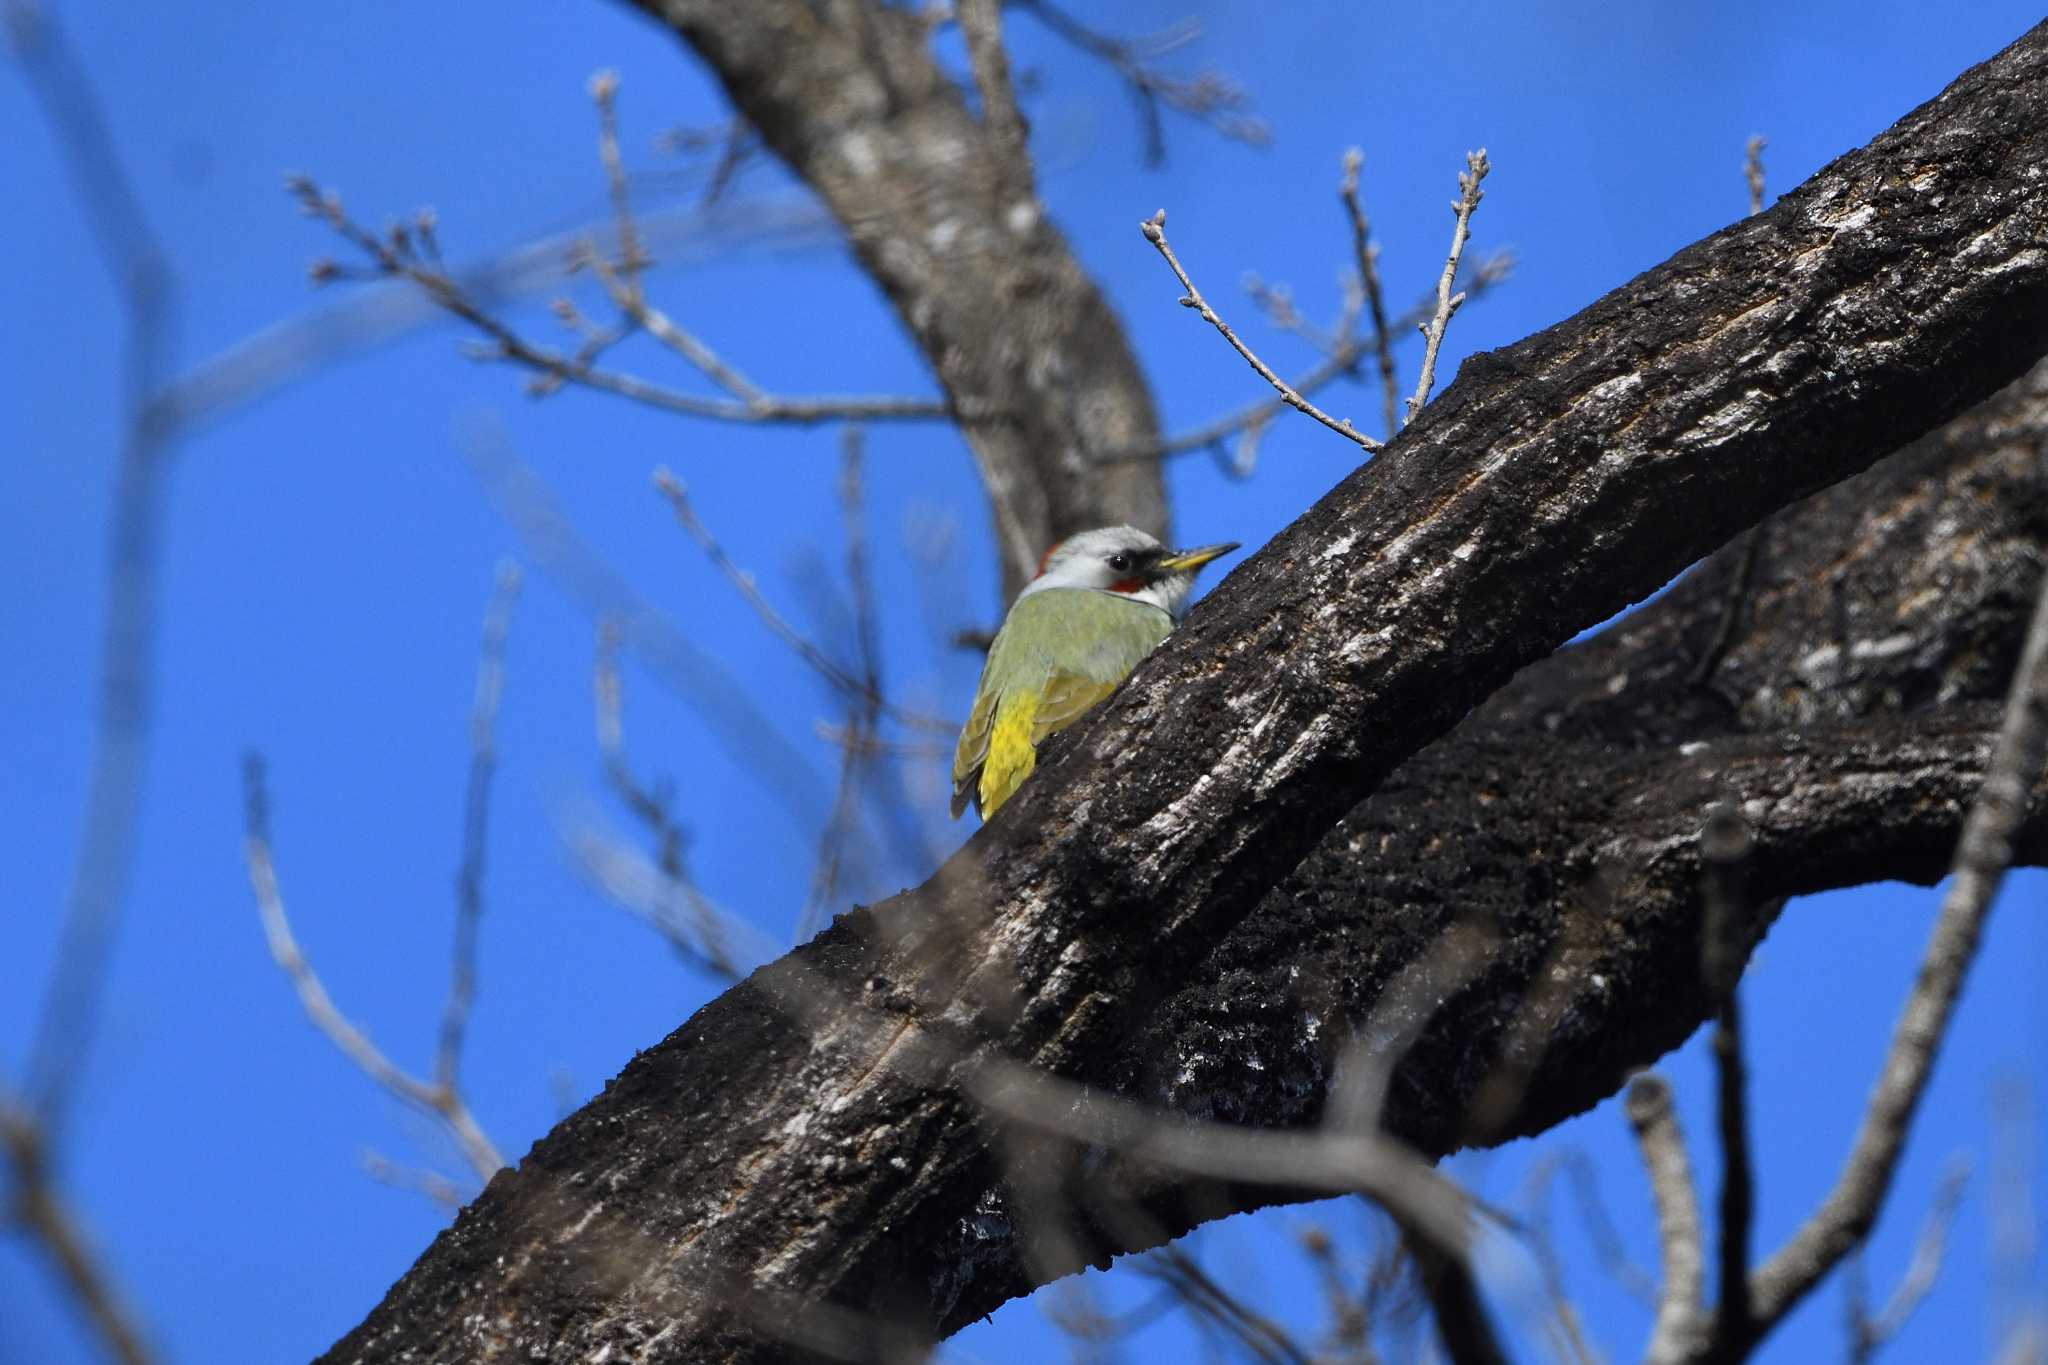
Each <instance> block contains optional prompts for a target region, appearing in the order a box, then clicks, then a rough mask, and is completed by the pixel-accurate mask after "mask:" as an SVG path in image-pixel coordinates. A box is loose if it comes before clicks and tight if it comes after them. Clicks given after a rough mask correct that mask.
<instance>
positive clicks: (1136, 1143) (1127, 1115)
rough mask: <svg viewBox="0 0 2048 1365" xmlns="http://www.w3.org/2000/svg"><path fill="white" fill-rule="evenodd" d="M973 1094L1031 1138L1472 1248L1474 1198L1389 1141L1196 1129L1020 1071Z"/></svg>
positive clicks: (980, 1077)
mask: <svg viewBox="0 0 2048 1365" xmlns="http://www.w3.org/2000/svg"><path fill="white" fill-rule="evenodd" d="M967 1086H968V1088H969V1090H970V1092H971V1093H972V1094H973V1095H974V1096H975V1098H976V1100H977V1101H978V1102H979V1103H980V1104H981V1106H982V1107H983V1108H984V1109H987V1110H989V1111H990V1112H991V1113H994V1114H996V1115H999V1116H1001V1117H1003V1118H1005V1119H1008V1120H1010V1121H1012V1122H1015V1123H1018V1124H1021V1125H1023V1126H1025V1127H1028V1128H1034V1129H1037V1130H1039V1131H1041V1132H1048V1133H1057V1134H1060V1135H1062V1136H1065V1137H1067V1138H1069V1139H1072V1140H1074V1141H1077V1142H1091V1143H1097V1144H1100V1145H1102V1146H1105V1147H1109V1148H1113V1149H1115V1150H1118V1151H1122V1152H1126V1153H1128V1154H1129V1155H1131V1156H1132V1157H1135V1158H1137V1159H1139V1160H1142V1161H1145V1162H1149V1163H1153V1164H1157V1165H1161V1166H1166V1167H1169V1168H1171V1169H1174V1170H1179V1171H1183V1172H1185V1173H1187V1174H1189V1175H1197V1176H1206V1177H1209V1178H1212V1179H1217V1180H1228V1181H1233V1182H1236V1183H1240V1184H1253V1185H1278V1186H1286V1187H1292V1188H1299V1189H1314V1190H1323V1191H1327V1192H1328V1193H1331V1194H1354V1193H1356V1194H1364V1195H1366V1196H1368V1197H1369V1198H1371V1199H1372V1200H1373V1201H1374V1202H1375V1203H1378V1204H1379V1205H1381V1206H1382V1207H1384V1208H1386V1209H1387V1210H1388V1212H1390V1213H1393V1214H1394V1215H1395V1217H1396V1218H1397V1219H1399V1220H1400V1221H1401V1222H1402V1223H1403V1224H1404V1226H1409V1227H1412V1228H1413V1229H1415V1230H1417V1231H1418V1232H1419V1233H1420V1234H1421V1235H1423V1236H1426V1237H1428V1238H1430V1239H1431V1240H1432V1241H1434V1242H1436V1243H1438V1244H1440V1245H1442V1246H1445V1247H1447V1248H1450V1249H1453V1250H1455V1251H1456V1252H1457V1253H1458V1254H1459V1255H1461V1256H1462V1255H1464V1254H1465V1253H1466V1252H1467V1250H1468V1249H1469V1247H1470V1245H1471V1242H1472V1227H1471V1210H1472V1209H1473V1207H1474V1205H1473V1203H1472V1200H1471V1198H1470V1197H1469V1196H1468V1195H1467V1194H1466V1193H1465V1192H1464V1191H1463V1190H1461V1189H1459V1188H1458V1186H1457V1184H1456V1183H1455V1182H1453V1181H1451V1180H1450V1179H1449V1178H1447V1177H1446V1176H1444V1175H1442V1174H1441V1173H1440V1172H1438V1171H1437V1170H1436V1169H1435V1168H1434V1167H1432V1166H1431V1165H1430V1164H1429V1163H1427V1162H1425V1161H1423V1160H1421V1159H1420V1158H1419V1157H1417V1156H1415V1154H1414V1153H1412V1152H1410V1151H1409V1150H1408V1149H1407V1148H1406V1147H1405V1146H1403V1145H1402V1144H1400V1143H1399V1142H1396V1141H1394V1140H1392V1139H1390V1138H1387V1137H1384V1136H1380V1135H1377V1134H1370V1133H1368V1134H1337V1133H1299V1132H1287V1131H1280V1130H1265V1129H1251V1128H1240V1127H1236V1126H1234V1125H1231V1124H1224V1123H1208V1122H1201V1121H1196V1120H1190V1119H1186V1118H1183V1117H1182V1116H1181V1115H1178V1114H1173V1113H1158V1112H1155V1111H1152V1110H1148V1109H1146V1108H1145V1107H1144V1106H1142V1105H1138V1104H1133V1103H1132V1102H1130V1101H1128V1100H1123V1099H1118V1098H1115V1097H1113V1096H1108V1095H1104V1094H1102V1093H1101V1092H1099V1091H1093V1090H1090V1089H1088V1088H1087V1087H1084V1086H1080V1085H1076V1084H1074V1083H1073V1082H1071V1081H1065V1080H1061V1079H1059V1078H1058V1077H1055V1076H1051V1075H1048V1074H1046V1073H1044V1072H1039V1071H1033V1070H1032V1069H1030V1068H1029V1067H1025V1066H1020V1065H1018V1064H1016V1063H1013V1062H1003V1061H993V1062H989V1063H986V1064H984V1065H983V1066H982V1067H981V1068H980V1069H979V1070H978V1071H977V1072H976V1073H975V1074H974V1075H972V1076H970V1077H968V1078H967Z"/></svg>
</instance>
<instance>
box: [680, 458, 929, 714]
mask: <svg viewBox="0 0 2048 1365" xmlns="http://www.w3.org/2000/svg"><path fill="white" fill-rule="evenodd" d="M654 486H655V488H656V489H657V490H659V491H660V493H661V495H662V497H664V498H666V499H667V500H668V505H669V509H670V510H671V511H672V512H674V513H675V518H676V524H677V525H678V526H681V527H682V528H683V531H684V533H685V534H687V535H688V536H689V537H690V539H691V540H693V541H695V542H696V543H697V547H698V548H699V549H701V550H703V551H704V553H705V555H706V556H707V557H708V558H709V559H710V560H711V563H712V564H713V566H715V567H716V568H717V569H718V571H719V572H720V573H721V574H723V575H724V576H725V579H726V581H727V582H729V583H731V584H732V586H733V588H734V589H735V590H736V591H738V593H739V595H740V597H741V598H742V599H743V600H744V601H745V602H746V604H747V605H748V606H749V607H751V608H753V610H754V614H755V615H756V616H758V617H760V618H761V623H762V624H763V625H765V626H767V627H768V629H769V631H770V632H771V633H772V634H773V635H774V636H775V637H776V638H777V639H779V640H781V641H782V642H783V643H784V644H786V645H788V646H789V647H790V648H791V649H793V650H795V651H796V653H797V657H798V658H800V659H802V660H803V661H804V662H805V663H807V664H809V665H810V666H811V668H812V669H813V670H814V671H815V672H816V673H817V674H818V676H819V677H821V678H823V679H824V680H825V681H826V682H827V683H828V684H830V685H831V687H832V688H833V690H834V691H836V692H838V693H840V694H841V695H842V696H847V697H855V698H859V699H860V700H862V701H871V702H873V703H874V704H875V706H876V708H877V710H878V711H879V712H880V713H881V714H884V715H887V716H888V717H890V718H891V719H892V720H896V721H899V722H901V723H902V724H904V725H907V726H910V727H911V728H913V729H918V730H927V731H930V732H932V733H934V734H948V733H952V732H953V731H955V730H956V729H958V727H957V726H955V725H953V724H952V723H950V722H948V721H946V720H944V719H942V718H940V717H938V716H931V715H926V714H925V713H924V712H922V711H912V710H909V709H907V708H905V707H900V706H897V705H895V704H894V703H892V702H890V701H889V700H888V699H887V698H885V697H882V696H881V695H879V694H878V693H876V692H874V691H873V690H872V689H871V688H870V687H869V685H868V683H867V681H866V680H864V679H863V678H861V677H857V676H856V675H855V674H854V673H853V672H852V671H851V670H849V669H848V668H846V667H845V666H844V665H842V664H841V663H839V661H838V660H836V659H834V658H833V657H832V656H831V655H829V654H827V653H826V652H825V651H824V650H823V649H822V648H821V647H819V645H818V644H817V643H816V642H815V641H813V640H811V639H810V638H808V637H807V636H805V635H804V633H803V632H802V631H800V630H798V629H797V628H796V627H795V626H794V625H792V624H790V621H789V618H788V617H786V616H784V615H783V614H782V613H781V612H779V611H777V610H776V609H775V606H774V604H773V603H771V602H769V600H768V599H767V597H766V596H765V595H763V593H762V592H761V588H760V585H759V584H758V583H756V582H755V580H754V576H753V575H752V574H750V573H748V572H747V571H746V570H745V569H742V568H741V567H740V566H739V565H737V564H735V563H734V562H733V560H732V556H730V555H728V554H727V553H726V552H725V547H724V546H723V545H721V544H719V542H718V538H717V537H716V536H714V535H712V534H711V530H710V528H709V527H707V526H705V524H704V522H703V520H702V519H701V518H700V517H698V515H697V509H696V507H695V505H694V504H692V503H691V501H690V495H689V490H688V489H686V488H685V487H684V486H683V482H682V480H680V479H678V478H677V477H676V476H675V475H674V474H672V473H671V472H669V470H668V469H667V468H666V467H662V468H658V469H656V470H655V471H654Z"/></svg>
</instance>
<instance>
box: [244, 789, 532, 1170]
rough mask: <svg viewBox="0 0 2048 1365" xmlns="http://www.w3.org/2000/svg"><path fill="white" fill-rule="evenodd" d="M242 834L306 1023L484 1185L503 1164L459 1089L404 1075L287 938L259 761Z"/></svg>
mask: <svg viewBox="0 0 2048 1365" xmlns="http://www.w3.org/2000/svg"><path fill="white" fill-rule="evenodd" d="M242 784H243V799H244V807H245V822H246V823H245V828H246V833H245V835H244V837H243V841H242V853H243V859H244V861H245V862H246V863H247V864H248V869H249V885H250V887H251V888H252V889H253V890H254V891H255V893H256V909H257V912H258V913H259V914H260V915H261V916H262V917H263V932H264V936H265V937H266V938H267V939H269V941H270V955H271V956H272V957H273V958H275V959H276V961H277V965H278V966H279V967H280V968H281V969H282V970H283V971H284V974H285V975H286V977H288V978H289V979H290V980H291V983H292V988H293V989H294V990H296V991H297V992H298V996H299V1004H300V1005H301V1006H302V1007H303V1008H304V1009H305V1011H306V1018H307V1019H309V1020H310V1021H311V1022H312V1024H313V1026H314V1027H315V1028H317V1029H319V1030H320V1032H322V1033H324V1034H326V1035H327V1039H328V1041H329V1042H331V1043H333V1044H334V1045H335V1047H337V1048H339V1049H340V1050H341V1053H342V1055H343V1056H345V1057H347V1058H348V1059H349V1061H350V1062H352V1063H354V1065H355V1068H356V1069H357V1070H358V1071H360V1072H362V1073H363V1074H364V1075H365V1076H367V1077H369V1078H370V1080H371V1081H372V1082H373V1083H374V1084H376V1085H377V1086H378V1087H379V1088H380V1089H382V1090H383V1091H385V1093H387V1094H389V1095H392V1096H393V1097H395V1098H397V1099H399V1100H401V1101H403V1102H404V1103H406V1104H409V1105H411V1106H412V1107H413V1108H415V1109H417V1110H419V1111H420V1112H421V1113H424V1114H426V1115H428V1116H429V1117H431V1118H433V1119H435V1120H437V1121H438V1122H439V1123H440V1124H441V1125H442V1126H443V1127H444V1128H445V1129H446V1130H447V1132H448V1134H449V1136H450V1137H452V1138H453V1139H454V1140H455V1143H456V1145H457V1146H458V1147H459V1148H460V1149H461V1151H462V1155H463V1158H464V1159H465V1160H467V1161H468V1162H469V1165H470V1169H471V1170H473V1171H475V1172H476V1175H477V1178H478V1179H480V1180H489V1179H490V1178H491V1177H492V1176H493V1175H496V1174H497V1173H498V1171H499V1170H500V1169H501V1168H503V1166H504V1164H505V1162H504V1158H502V1157H500V1156H499V1155H498V1149H497V1148H496V1147H495V1146H493V1145H492V1143H491V1140H490V1138H488V1137H487V1136H485V1135H484V1131H483V1128H482V1127H481V1126H480V1125H479V1124H478V1123H477V1121H476V1116H475V1115H474V1114H472V1113H471V1112H470V1109H469V1105H468V1103H467V1102H466V1101H465V1100H464V1099H463V1098H462V1094H461V1092H460V1091H459V1090H457V1089H455V1088H453V1087H449V1086H443V1085H441V1084H439V1083H438V1082H430V1081H424V1080H421V1079H419V1078H418V1077H416V1076H414V1075H412V1074H411V1073H410V1072H407V1071H405V1070H404V1069H403V1068H401V1067H399V1066H398V1065H397V1064H396V1063H395V1062H393V1061H392V1060H391V1059H390V1058H389V1057H386V1056H385V1055H384V1053H383V1052H382V1051H381V1050H380V1049H379V1048H378V1047H377V1045H376V1044H375V1043H373V1042H371V1041H370V1039H369V1037H368V1035H366V1034H365V1033H363V1031H362V1030H361V1029H359V1028H357V1027H356V1026H355V1025H354V1024H353V1023H351V1022H350V1021H349V1019H348V1017H347V1016H346V1015H344V1014H343V1013H342V1012H341V1011H340V1009H338V1008H337V1007H336V1006H335V1004H334V1001H333V999H332V997H330V996H329V995H328V994H327V987H326V986H324V985H323V984H321V981H320V977H319V975H318V973H316V972H315V971H314V970H313V966H312V964H311V963H310V962H308V961H307V960H306V955H305V953H304V952H303V951H302V950H301V949H300V947H299V943H298V940H297V939H296V938H295V937H294V936H293V934H292V926H291V920H290V919H289V918H288V917H287V916H286V914H285V906H284V896H283V893H282V892H281V891H280V890H279V888H278V880H277V866H276V863H275V861H274V860H273V858H272V855H271V841H270V801H269V797H268V795H267V793H266V792H265V791H264V784H263V760H262V759H261V758H260V757H258V756H256V755H254V754H251V755H250V756H249V757H248V758H247V760H246V761H245V762H244V764H243V767H242Z"/></svg>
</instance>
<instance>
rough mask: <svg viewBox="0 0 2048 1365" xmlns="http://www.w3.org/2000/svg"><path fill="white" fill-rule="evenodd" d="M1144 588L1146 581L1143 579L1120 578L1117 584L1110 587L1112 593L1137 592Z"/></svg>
mask: <svg viewBox="0 0 2048 1365" xmlns="http://www.w3.org/2000/svg"><path fill="white" fill-rule="evenodd" d="M1144 586H1145V580H1144V579H1142V578H1119V579H1118V580H1117V581H1116V582H1114V583H1112V584H1110V585H1109V590H1110V591H1111V592H1136V591H1137V590H1138V589H1140V588H1142V587H1144Z"/></svg>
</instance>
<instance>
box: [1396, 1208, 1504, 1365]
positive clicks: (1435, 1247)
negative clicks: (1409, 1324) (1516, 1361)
mask: <svg viewBox="0 0 2048 1365" xmlns="http://www.w3.org/2000/svg"><path fill="white" fill-rule="evenodd" d="M1390 1212H1391V1210H1390ZM1394 1221H1396V1222H1401V1215H1400V1214H1398V1213H1395V1214H1394ZM1401 1233H1402V1237H1403V1238H1404V1240H1405V1241H1406V1242H1407V1244H1408V1252H1409V1254H1410V1255H1411V1256H1413V1257H1414V1258H1415V1264H1416V1267H1417V1268H1418V1269H1419V1270H1420V1271H1421V1274H1422V1288H1423V1292H1424V1293H1426V1294H1428V1295H1429V1308H1430V1315H1431V1317H1433V1318H1434V1319H1435V1320H1436V1335H1437V1341H1438V1342H1439V1343H1440V1344H1441V1345H1442V1346H1443V1348H1444V1354H1445V1355H1446V1356H1448V1357H1450V1359H1451V1361H1452V1365H1507V1359H1508V1356H1507V1352H1506V1351H1504V1350H1502V1349H1501V1345H1500V1340H1499V1338H1498V1337H1496V1336H1495V1335H1494V1330H1493V1320H1492V1319H1491V1318H1490V1317H1489V1316H1488V1315H1487V1312H1486V1301H1485V1299H1484V1298H1483V1297H1482V1296H1481V1295H1480V1293H1479V1281H1478V1278H1477V1277H1476V1276H1475V1275H1474V1274H1473V1273H1472V1261H1471V1258H1470V1257H1469V1256H1466V1255H1464V1254H1462V1253H1460V1252H1458V1251H1457V1250H1455V1249H1454V1248H1451V1247H1448V1246H1446V1245H1444V1244H1443V1243H1441V1242H1438V1241H1436V1240H1435V1239H1434V1238H1431V1237H1428V1236H1426V1235H1423V1234H1421V1233H1420V1232H1418V1230H1417V1229H1415V1228H1412V1227H1410V1226H1408V1225H1407V1224H1406V1223H1401Z"/></svg>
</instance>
